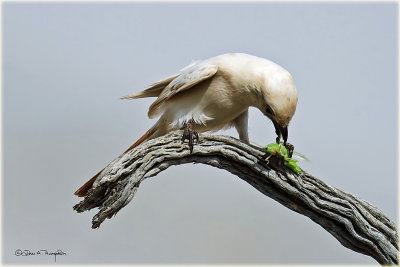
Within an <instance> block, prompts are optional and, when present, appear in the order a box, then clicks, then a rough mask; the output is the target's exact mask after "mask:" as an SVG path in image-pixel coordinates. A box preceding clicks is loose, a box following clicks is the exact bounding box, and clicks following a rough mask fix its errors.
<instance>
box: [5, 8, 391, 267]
mask: <svg viewBox="0 0 400 267" xmlns="http://www.w3.org/2000/svg"><path fill="white" fill-rule="evenodd" d="M396 9H397V4H396V3H334V4H331V3H312V2H311V3H202V4H197V3H164V4H160V3H133V2H132V3H45V2H43V3H3V29H2V31H3V112H4V113H3V114H4V117H3V123H4V125H3V127H4V128H3V138H4V139H3V166H4V170H3V229H2V230H3V234H2V237H3V262H4V263H14V264H26V263H36V264H46V263H48V264H53V258H50V257H40V256H35V257H17V256H15V255H14V252H15V250H16V249H30V250H32V251H36V250H39V249H48V250H50V251H54V250H56V249H62V250H63V251H64V252H66V253H67V256H64V257H59V258H58V260H57V263H61V264H77V263H80V264H118V263H124V264H144V263H146V264H147V263H151V264H159V263H163V264H189V263H192V264H194V263H203V264H206V263H216V264H297V263H298V264H344V263H346V264H374V265H377V263H376V262H375V261H374V260H373V259H372V258H370V257H368V256H365V255H362V254H358V253H356V252H353V251H351V250H348V249H347V248H345V247H343V246H342V245H341V244H340V243H339V242H338V241H337V240H336V239H335V238H334V237H333V236H331V235H330V234H329V233H328V232H326V231H325V230H323V228H322V227H320V226H319V225H317V224H315V223H314V222H312V221H311V220H310V219H308V218H307V217H305V216H302V215H299V214H297V213H295V212H293V211H291V210H289V209H287V208H285V207H283V206H282V205H280V204H278V203H277V202H275V201H274V200H272V199H270V198H268V197H266V196H264V195H262V194H261V193H260V192H258V191H257V190H256V189H254V188H253V187H251V186H250V185H248V184H247V183H245V182H244V181H242V180H241V179H239V178H238V177H235V176H234V175H232V174H230V173H228V172H226V171H222V170H219V169H216V168H212V167H210V166H205V165H196V166H193V165H184V166H177V167H172V168H170V169H168V170H166V171H164V172H162V173H161V174H159V175H158V176H156V177H153V178H151V179H149V180H146V181H144V182H143V183H142V184H141V186H140V188H139V190H138V192H137V194H136V196H135V197H134V199H133V200H132V202H131V203H130V204H129V205H128V206H126V207H125V208H124V209H122V210H121V211H120V212H119V213H118V215H117V216H116V217H114V218H112V219H111V220H106V221H105V222H104V223H103V225H102V226H101V227H100V229H98V230H92V229H91V228H90V226H91V219H92V216H93V215H94V214H95V213H96V211H94V210H93V211H90V212H85V213H82V214H78V213H76V212H75V211H74V210H73V209H72V206H73V205H74V204H76V203H77V202H78V201H79V200H80V199H79V198H77V197H75V196H74V195H73V192H74V191H75V190H76V189H77V188H78V187H79V186H80V185H82V183H83V182H85V181H86V180H87V179H88V178H90V177H92V175H93V174H95V173H96V172H97V171H99V170H100V169H102V168H103V167H104V166H106V165H107V164H108V163H109V162H110V161H111V160H113V159H114V158H115V157H117V156H118V155H119V154H120V153H121V152H122V151H124V150H125V149H126V148H127V147H128V146H129V145H131V144H132V143H133V142H134V141H135V140H136V139H137V138H138V137H140V136H141V135H142V134H143V133H144V132H145V131H146V130H147V129H148V128H149V127H150V126H151V125H153V123H154V120H150V119H148V118H147V117H146V114H147V109H148V106H149V104H150V103H151V102H152V101H153V99H142V100H135V101H123V100H119V99H118V98H119V96H121V95H125V94H128V93H132V92H136V91H139V90H141V89H143V88H144V87H146V86H147V85H149V84H150V83H152V82H154V81H157V80H159V79H162V78H164V77H166V76H168V75H170V74H173V73H175V72H176V71H178V70H180V69H181V68H183V67H184V66H186V65H188V64H189V63H190V62H191V61H192V60H195V59H205V58H208V57H212V56H216V55H219V54H223V53H227V52H244V53H249V54H253V55H256V56H260V57H265V58H268V59H270V60H273V61H275V62H276V63H278V64H280V65H282V66H283V67H285V68H286V69H287V70H289V71H290V72H291V73H292V75H293V77H294V79H295V80H296V84H297V88H298V92H299V103H298V109H297V112H296V114H295V116H294V118H293V120H292V123H291V125H290V128H289V141H290V142H291V143H293V144H294V145H295V146H296V149H297V150H298V151H300V152H301V153H303V154H305V155H306V156H307V157H308V158H309V159H310V162H300V165H301V166H302V167H303V168H304V169H305V170H306V171H308V172H310V173H311V174H313V175H315V176H317V177H319V178H320V179H322V180H324V181H325V182H326V183H328V184H330V185H332V186H335V187H338V188H340V189H342V190H344V191H346V192H350V193H353V194H354V195H356V196H358V197H360V198H362V199H364V200H366V201H368V202H370V203H371V204H373V205H374V206H376V207H378V208H379V209H380V210H381V211H383V212H384V213H385V214H386V215H387V216H388V217H389V218H390V219H392V220H393V221H395V222H397V221H398V220H397V216H398V214H397V208H398V207H397V183H398V181H397V165H396V164H397V160H398V157H397V120H398V118H397V71H398V69H397V12H396ZM249 128H250V129H249V130H250V139H251V140H252V141H253V142H254V143H256V144H259V145H266V144H268V143H271V142H273V141H274V140H275V133H274V129H273V125H272V123H271V122H270V121H269V120H268V119H267V118H265V117H263V116H262V114H261V113H260V112H259V111H258V110H255V109H252V110H251V112H250V121H249ZM224 133H225V134H230V135H233V136H235V137H236V136H237V134H236V132H235V131H233V130H229V131H227V132H224Z"/></svg>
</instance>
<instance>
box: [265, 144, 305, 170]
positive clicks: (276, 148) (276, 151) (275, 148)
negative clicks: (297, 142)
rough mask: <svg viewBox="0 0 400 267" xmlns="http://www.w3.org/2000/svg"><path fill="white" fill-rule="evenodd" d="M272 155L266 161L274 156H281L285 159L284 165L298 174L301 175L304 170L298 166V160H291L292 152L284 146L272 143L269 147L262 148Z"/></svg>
mask: <svg viewBox="0 0 400 267" xmlns="http://www.w3.org/2000/svg"><path fill="white" fill-rule="evenodd" d="M262 149H264V150H265V151H267V152H268V153H269V154H270V155H269V156H268V157H267V158H266V161H268V159H269V158H270V157H272V156H276V155H277V156H280V157H281V158H282V159H283V164H284V165H285V166H286V167H288V168H289V169H291V170H292V171H293V172H294V173H296V174H301V172H302V170H301V168H300V167H299V166H298V165H297V160H295V159H292V158H291V154H289V153H291V152H289V151H288V149H287V148H286V147H285V146H284V145H283V144H277V143H271V144H269V145H267V146H264V147H262Z"/></svg>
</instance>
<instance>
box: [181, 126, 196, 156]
mask: <svg viewBox="0 0 400 267" xmlns="http://www.w3.org/2000/svg"><path fill="white" fill-rule="evenodd" d="M186 139H188V141H189V149H190V154H191V153H192V152H193V144H194V139H196V142H197V143H198V142H199V133H198V132H196V131H195V130H193V128H192V124H190V123H188V122H187V123H185V124H184V125H183V134H182V139H181V140H182V143H183V142H185V140H186Z"/></svg>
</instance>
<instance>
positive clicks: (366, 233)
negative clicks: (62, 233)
mask: <svg viewBox="0 0 400 267" xmlns="http://www.w3.org/2000/svg"><path fill="white" fill-rule="evenodd" d="M181 134H182V133H181V132H180V131H177V132H172V133H170V134H168V135H165V136H163V137H160V138H157V139H154V140H150V141H148V142H145V143H144V144H142V145H140V146H138V147H136V148H135V149H133V150H131V151H129V152H128V153H126V154H123V155H121V156H119V157H118V158H117V159H115V160H114V161H112V162H111V163H110V164H109V165H108V166H107V167H106V168H105V169H104V171H103V172H102V173H101V174H100V176H99V177H98V178H97V180H96V182H95V183H94V185H93V188H92V189H91V190H90V191H89V192H88V194H87V195H86V196H85V198H84V199H83V200H82V201H81V202H80V203H79V204H77V205H75V206H74V209H75V210H76V211H77V212H83V211H86V210H90V209H93V208H99V209H100V211H99V212H98V213H97V214H96V215H95V216H94V217H93V220H92V228H98V227H99V226H100V224H101V223H102V222H103V221H104V220H105V219H106V218H111V217H112V216H113V215H115V214H116V213H117V212H118V211H119V210H120V209H121V208H123V207H124V206H125V205H127V204H128V203H129V202H130V201H131V200H132V198H133V196H134V195H135V193H136V190H137V189H138V187H139V185H140V183H141V182H142V181H143V180H144V179H146V178H149V177H152V176H155V175H157V174H158V173H159V172H161V171H163V170H165V169H167V168H168V167H170V166H173V165H179V164H184V163H203V164H207V165H211V166H214V167H217V168H220V169H225V170H227V171H229V172H231V173H233V174H234V175H237V176H239V177H240V178H241V179H243V180H245V181H246V182H248V183H249V184H250V185H252V186H253V187H255V188H256V189H257V190H259V191H260V192H261V193H263V194H264V195H266V196H269V197H271V198H273V199H275V200H276V201H278V202H279V203H281V204H282V205H284V206H285V207H287V208H289V209H291V210H293V211H295V212H298V213H300V214H303V215H305V216H307V217H309V218H310V219H311V220H313V221H314V222H316V223H318V224H319V225H321V226H322V227H323V228H324V229H325V230H327V231H328V232H329V233H331V234H332V235H333V236H334V237H335V238H336V239H337V240H339V242H340V243H341V244H342V245H343V246H345V247H347V248H349V249H352V250H354V251H356V252H359V253H363V254H365V255H369V256H371V257H373V258H374V259H375V260H376V261H377V262H379V263H380V264H382V265H391V264H398V252H399V247H398V233H397V229H396V225H395V224H394V223H393V222H391V221H390V220H389V219H388V218H387V217H386V216H385V215H384V214H383V213H381V212H380V211H379V210H378V209H377V208H376V207H374V206H372V205H371V204H369V203H367V202H366V201H363V200H361V199H359V198H357V197H355V196H353V195H351V194H349V193H346V192H343V191H341V190H339V189H337V188H334V187H332V186H329V185H327V184H326V183H324V182H323V181H321V180H319V179H318V178H316V177H314V176H312V175H310V174H308V173H307V172H305V171H303V173H302V174H300V175H297V174H295V173H293V172H292V171H291V170H290V169H288V168H286V167H285V166H284V165H283V164H282V162H281V160H280V159H279V158H277V157H271V158H270V159H269V161H268V162H266V161H265V160H264V158H265V152H263V151H262V150H261V149H260V148H257V147H255V146H252V145H248V144H245V143H243V142H241V141H239V140H237V139H235V138H233V137H228V136H210V135H201V137H200V142H199V144H196V145H195V146H194V150H193V153H192V154H190V152H189V149H188V145H187V144H182V142H181Z"/></svg>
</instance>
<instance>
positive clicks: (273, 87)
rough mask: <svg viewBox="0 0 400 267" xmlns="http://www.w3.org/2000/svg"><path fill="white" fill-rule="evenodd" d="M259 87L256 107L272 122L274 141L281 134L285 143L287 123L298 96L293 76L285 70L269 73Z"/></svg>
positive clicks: (277, 140) (294, 109) (278, 138)
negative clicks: (258, 100)
mask: <svg viewBox="0 0 400 267" xmlns="http://www.w3.org/2000/svg"><path fill="white" fill-rule="evenodd" d="M260 89H261V90H260V92H261V96H260V98H261V99H260V100H261V101H260V102H259V103H260V104H259V106H258V108H259V109H260V110H261V112H262V113H263V114H264V115H265V116H267V117H268V118H269V119H271V121H272V122H273V123H274V127H275V132H276V135H277V138H276V142H277V143H279V141H280V137H281V136H282V138H283V141H284V143H285V144H286V141H287V138H288V125H289V122H290V120H291V119H292V117H293V115H294V113H295V111H296V106H297V98H298V97H297V90H296V86H295V84H294V81H293V78H292V77H291V76H290V74H289V73H287V72H279V73H275V74H274V75H272V76H271V74H269V77H268V79H264V83H263V85H262V86H261V88H260Z"/></svg>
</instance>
